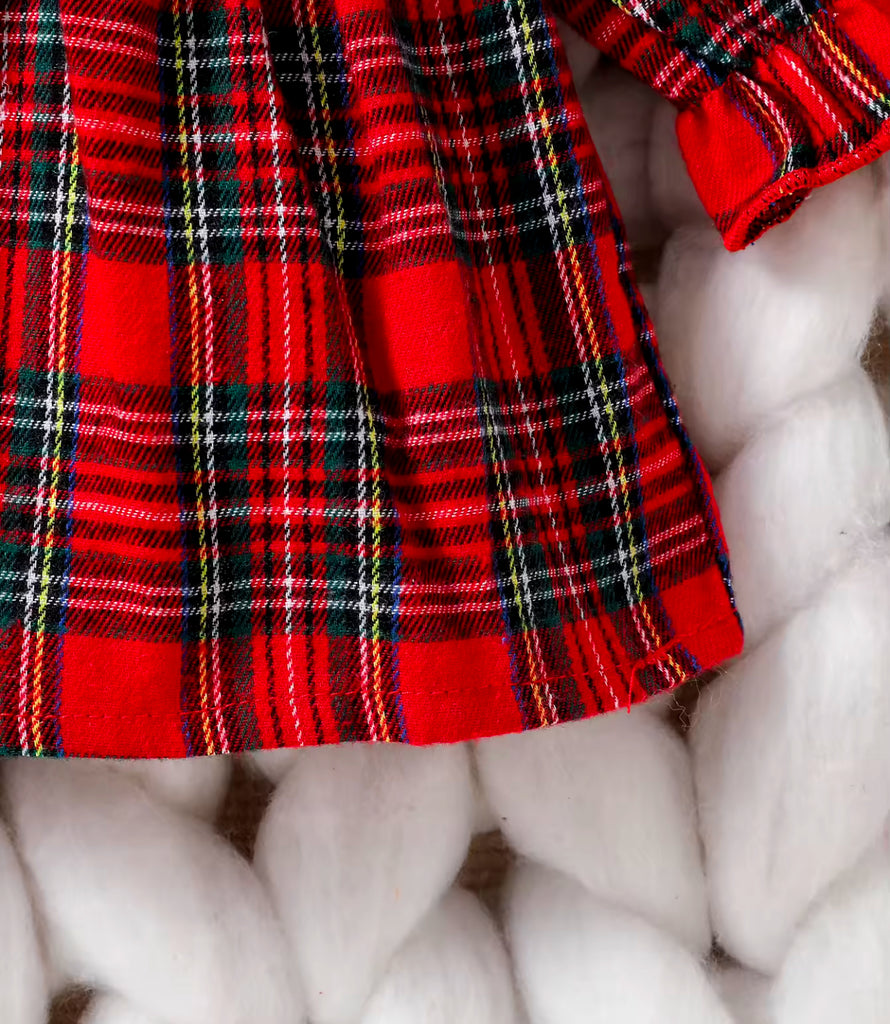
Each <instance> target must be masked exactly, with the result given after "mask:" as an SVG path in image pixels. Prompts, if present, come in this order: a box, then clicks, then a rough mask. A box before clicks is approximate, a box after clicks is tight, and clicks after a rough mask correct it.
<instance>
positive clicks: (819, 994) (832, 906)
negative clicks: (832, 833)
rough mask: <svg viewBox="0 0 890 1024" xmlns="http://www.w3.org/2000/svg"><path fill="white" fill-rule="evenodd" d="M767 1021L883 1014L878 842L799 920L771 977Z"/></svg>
mask: <svg viewBox="0 0 890 1024" xmlns="http://www.w3.org/2000/svg"><path fill="white" fill-rule="evenodd" d="M772 1012H773V1018H774V1021H775V1024H837V1022H838V1021H853V1022H855V1024H886V1021H887V1020H888V1019H890V857H888V850H887V844H886V841H884V842H882V843H880V844H879V846H878V847H877V848H876V849H875V850H873V851H872V852H871V853H870V854H869V855H867V856H866V857H865V858H864V859H863V860H862V862H860V863H859V864H857V865H856V867H855V868H854V869H853V870H851V871H850V872H849V873H848V874H847V875H846V876H845V877H844V878H842V879H841V880H840V881H839V882H838V884H837V885H836V886H835V887H834V889H833V891H832V892H831V893H830V894H829V895H828V896H827V898H826V899H825V901H824V902H823V903H822V904H821V905H820V906H819V907H818V908H817V909H816V910H815V911H814V912H813V914H812V916H811V918H810V919H809V920H807V921H806V922H805V923H804V925H803V926H802V927H801V930H800V932H799V933H798V935H797V937H796V939H795V941H794V943H793V945H792V947H791V949H790V950H789V952H788V956H787V958H786V959H785V963H784V964H783V965H782V970H781V973H780V975H779V978H778V980H777V982H776V986H775V991H774V993H773V1000H772Z"/></svg>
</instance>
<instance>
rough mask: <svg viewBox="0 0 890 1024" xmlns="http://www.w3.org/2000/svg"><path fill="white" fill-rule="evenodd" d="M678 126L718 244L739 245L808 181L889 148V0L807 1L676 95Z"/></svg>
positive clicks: (775, 217)
mask: <svg viewBox="0 0 890 1024" xmlns="http://www.w3.org/2000/svg"><path fill="white" fill-rule="evenodd" d="M807 6H808V7H809V4H807ZM677 133H678V136H679V139H680V146H681V148H682V150H683V154H684V157H685V159H686V163H687V166H688V168H689V173H690V175H691V176H692V179H693V181H694V182H695V186H696V188H697V189H698V193H699V195H700V196H701V199H702V202H703V203H704V205H705V208H706V209H707V211H708V213H709V214H710V215H711V216H712V217H713V219H714V222H715V223H716V225H717V228H718V230H719V231H720V233H721V234H722V235H723V239H724V242H725V244H726V247H727V248H728V249H732V250H735V249H741V248H743V247H744V246H746V245H747V244H748V243H749V242H752V241H754V239H755V238H757V237H759V236H760V235H761V234H762V233H763V232H764V231H765V230H766V229H767V228H769V227H771V226H772V225H773V224H777V223H778V222H779V221H782V220H785V219H786V218H787V217H789V216H790V215H791V214H792V213H793V212H794V210H795V209H796V208H797V207H798V206H799V205H800V203H801V202H803V200H804V199H805V198H806V197H807V195H808V194H809V193H810V191H811V190H812V189H813V188H815V187H817V186H819V185H824V184H826V183H827V182H830V181H834V180H835V179H836V178H839V177H840V176H841V175H843V174H847V173H848V172H850V171H853V170H856V168H858V167H861V166H862V165H863V164H865V163H868V162H869V161H870V160H874V159H875V158H877V157H878V156H880V154H881V153H883V152H884V151H886V150H887V149H890V0H838V2H835V3H833V4H831V5H830V6H827V7H822V6H820V7H817V8H815V9H814V10H812V11H808V13H807V14H806V17H805V18H804V19H803V21H802V23H801V24H800V25H798V26H796V27H795V28H794V29H793V30H792V31H790V32H788V33H787V34H783V35H781V36H779V37H777V38H776V39H775V40H774V41H773V42H772V45H770V46H769V47H768V48H767V49H766V50H765V52H763V53H762V54H760V55H758V56H756V57H754V59H753V60H751V61H750V63H748V64H747V66H746V67H745V69H744V71H741V70H734V71H732V72H730V74H729V75H728V76H727V77H726V78H725V79H724V81H723V82H722V83H721V84H720V85H719V86H718V87H717V88H714V89H712V90H711V91H706V92H704V93H703V94H700V95H699V96H698V97H696V98H695V99H694V100H693V101H692V102H690V103H689V105H685V104H684V105H683V106H682V109H681V111H680V114H679V116H678V120H677Z"/></svg>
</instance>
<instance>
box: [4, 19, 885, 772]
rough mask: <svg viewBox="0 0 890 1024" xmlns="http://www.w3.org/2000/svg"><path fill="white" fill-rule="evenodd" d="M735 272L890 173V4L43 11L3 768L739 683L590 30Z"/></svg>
mask: <svg viewBox="0 0 890 1024" xmlns="http://www.w3.org/2000/svg"><path fill="white" fill-rule="evenodd" d="M554 13H555V14H559V15H561V16H563V17H565V18H566V19H567V20H568V21H569V22H570V23H571V24H572V25H574V27H575V28H577V29H578V31H580V32H582V33H583V34H585V35H586V36H587V38H588V39H590V40H591V41H592V42H593V43H595V44H596V45H597V46H599V47H600V48H601V49H604V50H606V51H607V52H609V53H610V54H611V55H612V56H613V57H614V58H615V59H616V60H618V61H620V62H621V63H622V64H623V65H624V66H626V67H627V68H629V69H630V70H631V71H633V72H635V73H636V74H638V75H640V76H641V77H643V78H645V79H646V80H648V81H650V82H651V83H652V85H653V87H655V88H657V89H659V90H660V91H661V92H662V93H663V94H664V95H665V96H667V97H669V98H670V99H671V100H673V101H674V102H676V103H677V106H678V108H679V119H678V130H679V133H680V139H681V143H682V145H683V146H684V149H685V152H686V157H687V161H688V163H689V167H690V171H691V173H692V175H693V178H694V179H695V181H696V184H697V186H698V188H699V192H700V194H701V196H702V199H703V202H704V203H705V206H706V207H707V209H708V210H709V212H710V213H711V214H712V215H713V217H714V219H715V222H716V224H717V227H718V229H719V230H721V231H722V232H723V234H724V236H725V238H726V242H727V244H728V245H729V246H730V247H739V246H741V245H743V244H745V243H747V242H748V241H750V240H751V239H753V238H754V237H755V236H756V235H757V234H759V232H760V231H762V230H763V229H764V228H765V227H766V226H767V225H769V224H771V223H774V222H775V221H777V220H780V219H782V218H783V217H786V216H787V215H788V214H789V213H790V212H791V211H792V209H793V208H794V206H796V205H797V204H798V203H799V202H800V201H801V200H802V199H803V198H804V196H805V195H806V194H807V192H808V190H809V189H811V188H812V187H813V186H814V185H816V184H819V183H821V182H823V181H827V180H830V179H831V178H833V177H836V176H837V175H838V174H841V173H844V172H845V171H847V170H851V169H853V168H854V167H856V166H859V165H860V164H862V163H863V162H864V161H865V160H866V159H869V158H871V157H873V156H876V155H877V153H878V152H880V151H881V150H882V149H884V148H886V147H887V139H888V133H887V130H886V129H887V117H888V113H890V105H888V94H890V83H888V74H890V43H888V40H890V17H888V14H890V11H888V0H836V2H835V3H832V4H829V5H828V6H826V5H824V4H822V3H818V2H815V0H754V2H753V3H751V4H746V5H744V6H743V5H742V4H741V3H738V4H736V3H733V2H730V0H723V2H715V3H713V4H709V5H705V7H704V8H702V5H699V4H693V3H692V2H690V3H689V4H688V6H687V7H684V5H683V4H682V3H676V2H670V3H669V2H665V0H628V2H627V3H626V4H621V3H612V2H611V0H561V2H560V3H557V4H556V5H554V6H552V7H549V8H545V7H543V6H542V5H541V3H540V0H293V3H290V2H287V3H285V2H283V0H103V2H101V3H99V2H96V0H10V2H9V3H7V4H6V5H5V7H4V13H3V36H2V55H0V63H2V70H0V196H2V204H0V309H2V312H0V318H2V331H0V371H2V392H0V394H2V413H0V423H2V427H0V429H2V437H0V748H2V750H3V751H5V752H7V753H27V754H37V755H51V756H66V755H69V756H70V755H80V756H83V755H114V756H154V757H158V756H165V757H175V756H183V755H192V754H212V753H217V752H227V751H239V750H246V749H251V748H257V747H277V746H296V745H308V744H321V743H332V742H341V741H347V740H380V741H398V742H406V743H432V742H439V741H453V740H466V739H469V738H473V737H479V736H486V735H491V734H495V733H502V732H508V731H514V730H521V729H531V728H535V727H538V726H545V725H551V724H555V723H558V722H564V721H568V720H571V719H577V718H581V717H584V716H589V715H595V714H598V713H600V712H606V711H611V710H614V709H617V708H627V707H629V706H630V705H631V704H633V703H634V702H638V701H642V700H645V699H646V698H647V697H649V696H650V695H652V694H655V693H658V692H660V691H663V690H666V689H669V688H671V687H674V686H676V685H677V684H678V683H680V682H682V681H683V680H685V679H687V678H689V677H691V676H694V675H695V674H697V673H700V672H701V671H702V670H703V669H706V668H708V667H709V666H712V665H714V664H716V663H718V662H720V661H721V660H723V659H725V658H727V657H730V656H732V655H735V654H737V653H738V651H739V649H740V646H741V640H742V633H741V626H740V622H739V618H738V615H737V613H736V610H735V607H734V603H733V598H732V592H731V587H730V581H729V569H728V561H727V551H726V546H725V543H724V539H723V537H722V535H721V529H720V526H719V522H718V518H717V511H716V509H715V507H714V501H713V497H712V493H711V489H710V484H709V481H708V477H707V474H706V472H705V470H704V468H703V467H702V465H701V463H700V461H699V459H698V458H697V456H696V453H695V451H694V450H693V448H692V447H691V445H690V443H689V440H688V438H687V436H686V434H685V432H684V430H683V427H682V424H681V421H680V418H679V415H678V412H677V408H676V406H675V404H674V401H673V399H672V396H671V392H670V389H669V385H668V382H667V380H666V379H665V375H664V373H663V371H662V368H661V365H660V363H659V358H658V354H657V350H656V346H655V341H654V338H653V333H652V327H651V324H650V322H649V319H648V317H647V314H646V311H645V309H644V307H643V304H642V302H641V300H640V296H639V294H638V292H637V289H636V286H635V283H634V278H633V274H632V271H631V267H630V262H629V254H628V248H627V243H626V241H625V237H624V234H623V231H622V227H621V224H620V221H619V217H618V213H617V211H616V208H615V204H614V202H613V198H612V195H611V192H610V190H609V187H608V184H607V183H606V182H605V180H604V177H603V174H602V170H601V167H600V164H599V162H598V160H597V157H596V154H595V151H594V148H593V145H592V142H591V139H590V137H589V134H588V131H587V128H586V126H585V123H584V120H583V117H582V114H581V110H580V108H579V104H578V100H577V96H576V94H575V91H574V88H573V85H572V82H571V78H570V75H569V71H568V68H567V65H566V60H565V55H564V52H563V49H562V46H561V44H560V41H559V39H558V37H557V35H556V32H555V29H554V22H553V15H554Z"/></svg>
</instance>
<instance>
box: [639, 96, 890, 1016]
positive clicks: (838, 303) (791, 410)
mask: <svg viewBox="0 0 890 1024" xmlns="http://www.w3.org/2000/svg"><path fill="white" fill-rule="evenodd" d="M667 122H668V118H667V117H666V116H664V117H662V116H661V115H660V114H659V113H657V114H656V127H655V132H654V134H653V151H654V160H653V167H652V174H653V197H654V202H655V204H656V207H657V208H658V209H659V213H660V215H661V218H662V220H663V221H664V222H665V223H670V224H676V225H678V226H679V225H682V224H684V222H685V223H688V224H689V225H690V226H688V227H681V228H680V230H678V231H677V232H676V233H675V234H674V236H673V237H672V238H671V239H670V241H669V242H668V245H667V248H666V255H665V259H664V261H663V264H662V271H661V275H660V279H659V292H658V299H659V302H658V308H657V315H656V321H655V322H656V328H657V329H658V330H659V336H660V343H661V351H662V354H663V357H664V361H665V364H666V367H667V369H668V372H669V374H670V375H671V377H672V380H673V381H674V383H675V385H676V390H677V394H678V402H679V405H680V409H681V412H682V414H683V416H684V418H685V420H686V422H687V425H688V427H689V430H690V433H691V436H692V439H693V441H694V442H695V443H696V445H697V446H698V447H699V450H700V451H701V452H702V453H703V455H704V456H705V458H706V460H707V461H708V462H709V464H710V465H711V466H712V468H715V469H722V472H721V473H720V475H719V476H718V478H717V479H716V481H715V490H716V493H717V496H718V499H719V502H720V505H721V509H722V516H723V521H724V526H725V530H726V534H727V539H728V542H729V546H730V554H731V560H732V563H733V569H734V576H735V580H736V586H737V595H738V601H739V608H740V610H741V612H742V616H743V618H744V619H745V621H746V625H747V634H746V652H747V653H746V654H745V656H744V657H743V658H741V659H739V660H737V661H736V663H735V664H733V665H730V666H729V667H728V669H727V671H726V672H725V674H724V675H723V676H722V677H721V678H720V679H719V680H718V681H717V682H716V683H714V684H712V685H711V687H710V688H709V689H708V690H706V691H705V693H704V695H703V698H702V699H701V700H700V701H699V706H698V714H697V717H696V720H695V723H694V726H693V730H692V734H691V739H692V750H693V755H694V764H695V780H696V790H697V795H698V801H699V815H700V820H701V828H702V834H703V838H704V844H705V872H706V877H707V882H708V888H709V893H710V898H711V913H712V919H713V923H714V926H715V930H716V933H717V937H718V940H719V941H720V943H721V944H722V945H723V946H724V948H725V949H727V950H728V951H729V952H730V953H732V954H733V955H734V956H736V957H737V958H738V959H739V960H741V961H742V962H743V963H744V964H746V965H748V966H749V967H752V968H759V969H760V970H762V971H764V972H767V973H766V974H765V975H761V974H757V973H756V972H754V971H752V970H744V969H741V968H738V967H730V968H728V969H721V970H718V971H716V972H715V973H714V975H713V977H714V980H715V983H716V984H717V985H718V987H719V988H720V990H721V991H722V992H723V993H724V996H725V999H726V1002H727V1003H728V1004H729V1005H730V1006H731V1007H732V1009H733V1012H734V1015H735V1016H736V1019H737V1021H738V1024H803V1022H804V1021H806V1022H808V1024H809V1022H813V1021H815V1022H821V1021H826V1022H827V1021H829V1020H831V1021H844V1022H845V1024H846V1022H849V1024H874V1022H876V1021H877V1020H882V1021H886V1020H887V1019H890V1003H888V1002H887V1000H886V997H885V996H883V995H882V993H883V992H884V986H885V985H886V984H887V979H888V973H890V954H888V948H890V935H888V934H887V932H886V931H884V932H881V931H880V929H877V930H876V929H874V928H871V929H869V925H868V922H867V919H866V918H864V917H863V916H862V913H861V906H860V909H857V908H856V907H854V906H853V905H852V904H853V902H854V896H853V890H852V889H851V888H850V887H846V888H845V887H844V886H838V883H837V879H838V878H839V877H840V878H843V877H844V876H845V873H847V872H851V873H852V872H854V867H853V866H854V865H856V864H857V863H858V861H859V858H860V857H862V856H863V852H864V851H865V850H867V849H868V848H869V846H870V845H871V844H873V843H874V842H875V841H876V837H878V836H880V835H881V834H882V830H883V829H884V823H885V821H886V820H887V815H888V813H890V758H888V755H887V748H888V744H887V736H888V735H890V731H888V729H890V697H888V692H890V690H888V687H887V681H888V677H887V673H888V664H890V657H888V656H890V628H888V621H890V620H888V612H890V561H888V554H887V547H886V544H884V543H883V542H882V541H881V536H882V534H883V533H884V529H885V526H886V523H887V520H888V515H890V512H888V497H887V493H888V492H887V488H888V440H887V430H886V424H885V423H884V421H883V415H882V414H883V412H884V410H882V408H881V403H880V402H878V400H877V398H876V395H875V391H874V388H873V386H872V385H871V383H870V382H869V381H868V380H867V379H866V377H865V375H864V374H863V372H862V371H861V370H860V368H859V365H858V363H859V357H860V354H861V352H862V349H863V345H864V342H865V340H866V338H867V335H868V332H869V328H870V326H871V323H872V318H873V316H874V312H875V308H876V305H877V302H878V300H879V297H880V293H881V291H882V289H883V288H884V282H885V280H887V279H888V274H887V269H886V268H888V267H890V232H888V231H887V229H886V225H885V224H884V223H883V219H882V217H881V216H878V215H877V214H878V213H879V210H880V208H879V207H878V191H877V186H876V182H877V180H878V178H879V175H878V174H876V173H875V171H874V170H873V169H871V168H867V169H865V170H863V171H861V172H858V173H857V174H855V175H852V176H850V177H849V178H847V179H845V180H842V181H840V182H837V183H835V184H833V185H831V186H828V187H826V188H824V189H822V190H819V191H817V192H816V193H814V194H813V196H812V197H811V198H809V199H808V200H807V201H806V203H805V205H804V207H803V208H802V209H801V210H800V211H798V212H797V213H796V214H795V216H794V218H793V219H792V220H791V221H790V222H788V223H787V224H784V225H780V226H778V227H776V228H774V229H772V230H771V231H770V232H769V234H768V235H766V236H765V237H764V238H763V239H761V240H760V241H758V242H757V243H756V244H755V245H754V246H753V247H751V248H750V249H748V250H746V251H745V252H742V253H736V254H730V253H726V252H724V251H723V250H722V248H721V246H720V243H719V240H718V239H717V237H716V235H715V234H714V232H713V231H712V230H711V229H709V228H702V227H698V226H693V225H695V224H697V223H699V220H700V217H699V211H697V210H696V209H695V208H694V204H691V203H690V202H689V201H688V194H684V191H683V186H679V187H678V185H677V183H678V182H679V181H680V180H681V177H680V176H679V175H678V174H677V168H678V162H677V157H678V154H677V152H676V146H675V144H674V143H673V141H671V142H670V143H666V142H665V137H664V131H665V125H666V124H667ZM660 134H661V137H660V138H659V135H660ZM659 154H660V156H659ZM882 187H883V188H884V189H885V195H886V185H884V186H882ZM857 556H858V561H857ZM851 563H855V564H853V565H852V566H851ZM863 884H864V883H863ZM827 892H830V893H832V896H831V902H830V903H828V904H826V907H827V908H828V909H824V910H822V911H819V910H817V909H814V908H818V907H819V905H820V902H821V901H823V900H825V899H826V893H827ZM823 914H824V915H825V916H824V918H823V917H822V915H823ZM832 914H833V915H834V916H832ZM820 920H825V921H827V922H829V924H828V925H827V926H825V927H823V930H822V931H821V932H819V930H818V928H817V922H818V921H820ZM857 922H859V923H857ZM841 927H843V928H844V929H845V930H850V931H851V934H852V935H854V936H855V937H854V939H853V941H852V943H851V948H854V949H855V948H858V949H859V951H860V953H861V954H862V957H863V961H864V962H865V963H866V964H867V966H868V968H869V969H871V970H872V971H873V972H874V974H875V975H876V977H875V978H873V979H872V980H871V981H869V982H866V981H865V978H864V973H863V972H862V971H860V972H857V971H856V970H854V969H853V968H852V966H851V965H849V962H848V961H845V960H843V958H839V959H838V961H837V962H838V970H827V969H826V967H825V964H826V962H827V961H828V959H829V958H830V957H831V956H832V953H833V947H831V946H830V945H829V944H828V943H827V942H826V941H825V936H826V935H827V934H828V932H829V931H831V932H832V934H833V935H834V937H835V941H839V942H841V941H843V939H840V938H839V936H840V934H841ZM810 929H813V931H812V932H811V930H810ZM857 929H858V931H857ZM813 935H815V937H812V938H811V937H810V936H813ZM820 935H821V936H822V937H821V938H820V937H819V936H820ZM857 942H861V943H864V944H866V945H860V946H858V947H857ZM801 951H802V952H801ZM851 955H855V954H851ZM776 971H781V975H780V978H779V981H778V982H776V984H775V989H773V981H772V977H771V975H772V974H773V973H774V972H776ZM816 979H818V983H814V982H815V981H816ZM863 991H866V992H868V993H869V994H870V995H869V997H868V998H862V992H863ZM876 993H877V995H876ZM869 998H870V999H871V1002H869ZM882 999H883V1000H884V1002H883V1006H882V1008H881V1009H880V1011H879V1012H878V1013H877V1015H876V1010H875V1007H876V1006H878V1005H879V1004H880V1003H881V1000H882Z"/></svg>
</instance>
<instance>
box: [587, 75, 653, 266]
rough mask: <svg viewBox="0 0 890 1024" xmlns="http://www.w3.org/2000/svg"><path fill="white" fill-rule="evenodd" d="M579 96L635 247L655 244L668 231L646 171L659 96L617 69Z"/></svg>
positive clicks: (593, 81) (594, 79)
mask: <svg viewBox="0 0 890 1024" xmlns="http://www.w3.org/2000/svg"><path fill="white" fill-rule="evenodd" d="M588 86H589V88H587V89H584V90H583V91H582V92H581V95H580V98H581V108H582V110H583V111H584V117H585V119H586V121H587V124H588V126H589V127H590V133H591V135H592V136H593V140H594V145H595V146H596V151H597V153H598V154H599V157H600V160H601V162H602V165H603V170H604V171H605V172H606V177H607V178H608V180H609V185H610V186H611V188H612V192H613V193H614V195H615V199H616V201H617V203H618V208H619V209H620V210H621V215H622V219H623V221H624V227H625V230H626V231H627V235H628V238H629V240H630V242H631V245H633V246H636V247H638V248H644V247H646V246H651V245H655V244H656V243H658V242H660V241H662V240H663V238H664V234H665V232H664V230H663V228H662V227H661V225H660V224H659V221H658V218H657V216H656V214H655V207H654V204H653V199H652V185H651V181H650V178H649V172H648V156H649V139H650V136H651V133H652V122H653V118H654V116H655V107H656V105H657V104H658V102H659V100H658V95H657V94H656V93H654V92H653V91H652V90H651V89H649V88H648V87H647V86H645V85H643V84H642V83H641V82H639V81H637V79H635V78H633V77H632V76H631V75H629V74H628V73H627V72H626V71H622V70H621V68H618V67H616V66H615V65H608V66H605V67H599V68H597V70H596V72H595V73H594V74H593V76H592V77H591V79H590V80H589V82H588Z"/></svg>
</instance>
